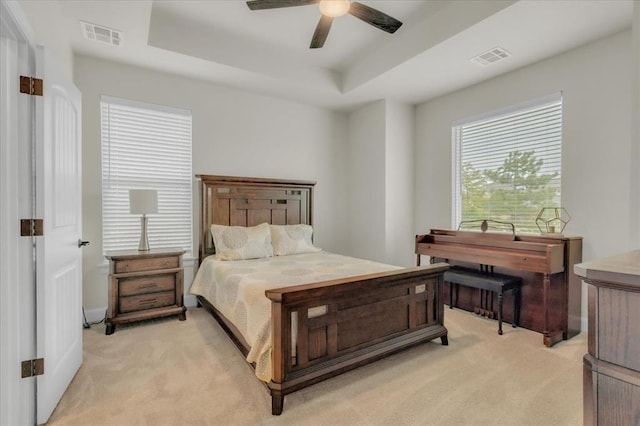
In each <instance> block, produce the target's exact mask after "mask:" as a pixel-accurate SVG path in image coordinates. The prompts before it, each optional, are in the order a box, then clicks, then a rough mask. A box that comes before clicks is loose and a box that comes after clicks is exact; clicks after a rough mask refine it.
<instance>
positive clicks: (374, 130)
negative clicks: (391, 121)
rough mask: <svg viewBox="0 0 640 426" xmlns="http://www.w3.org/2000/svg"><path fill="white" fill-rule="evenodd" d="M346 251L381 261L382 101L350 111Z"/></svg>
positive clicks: (383, 104)
mask: <svg viewBox="0 0 640 426" xmlns="http://www.w3.org/2000/svg"><path fill="white" fill-rule="evenodd" d="M348 143H349V154H348V160H349V162H348V164H349V166H348V168H349V174H348V189H349V191H348V194H349V201H348V205H349V220H348V223H349V229H348V233H349V239H350V243H349V254H350V255H351V256H355V257H361V258H364V259H371V260H376V261H379V262H384V261H385V257H386V249H385V188H386V186H385V154H386V153H385V102H384V101H376V102H373V103H370V104H368V105H365V106H363V107H362V108H360V109H359V110H357V111H355V112H352V113H351V114H350V115H349V142H348Z"/></svg>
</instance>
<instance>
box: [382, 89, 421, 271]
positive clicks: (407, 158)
mask: <svg viewBox="0 0 640 426" xmlns="http://www.w3.org/2000/svg"><path fill="white" fill-rule="evenodd" d="M385 122H386V129H385V135H386V144H385V153H386V156H385V160H386V161H385V170H386V185H385V187H386V190H385V205H386V206H385V210H386V217H385V235H386V244H385V249H386V261H387V262H388V263H391V264H393V265H398V266H414V265H415V254H414V251H415V244H414V237H415V233H414V225H413V222H414V221H413V196H414V185H415V176H414V165H413V147H414V137H415V135H414V132H415V108H414V107H413V106H412V105H408V104H403V103H400V102H395V101H390V100H387V101H386V119H385Z"/></svg>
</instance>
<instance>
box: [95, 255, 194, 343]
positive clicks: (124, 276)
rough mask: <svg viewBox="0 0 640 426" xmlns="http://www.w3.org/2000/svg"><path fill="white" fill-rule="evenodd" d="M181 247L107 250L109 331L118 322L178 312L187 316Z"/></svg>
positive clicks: (107, 316) (113, 328)
mask: <svg viewBox="0 0 640 426" xmlns="http://www.w3.org/2000/svg"><path fill="white" fill-rule="evenodd" d="M184 253H186V252H185V250H182V249H155V250H149V251H144V252H143V251H138V250H124V251H112V252H107V254H106V255H105V257H106V258H107V259H109V295H108V298H109V305H108V307H107V315H106V318H105V324H106V326H107V330H106V334H113V332H114V331H115V329H116V325H117V324H125V323H129V322H134V321H142V320H147V319H151V318H158V317H166V316H170V315H179V316H180V321H184V320H185V319H187V315H186V310H187V308H186V307H184V302H183V295H182V292H183V281H184V269H183V267H182V255H183V254H184Z"/></svg>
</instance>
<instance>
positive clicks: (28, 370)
mask: <svg viewBox="0 0 640 426" xmlns="http://www.w3.org/2000/svg"><path fill="white" fill-rule="evenodd" d="M21 366H22V368H21V369H22V378H23V379H25V378H27V377H32V376H42V375H43V374H44V358H36V359H30V360H27V361H22V363H21Z"/></svg>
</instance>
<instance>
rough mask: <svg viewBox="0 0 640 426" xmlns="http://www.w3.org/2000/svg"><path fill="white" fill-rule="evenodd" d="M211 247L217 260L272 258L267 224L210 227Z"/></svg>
mask: <svg viewBox="0 0 640 426" xmlns="http://www.w3.org/2000/svg"><path fill="white" fill-rule="evenodd" d="M211 235H212V236H213V245H214V246H215V249H216V258H217V259H219V260H244V259H260V258H264V257H271V256H273V247H272V245H271V233H270V232H269V224H268V223H266V222H265V223H261V224H260V225H257V226H250V227H245V226H224V225H211Z"/></svg>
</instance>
